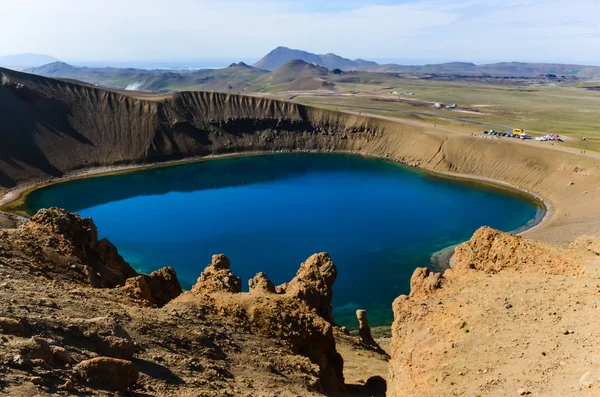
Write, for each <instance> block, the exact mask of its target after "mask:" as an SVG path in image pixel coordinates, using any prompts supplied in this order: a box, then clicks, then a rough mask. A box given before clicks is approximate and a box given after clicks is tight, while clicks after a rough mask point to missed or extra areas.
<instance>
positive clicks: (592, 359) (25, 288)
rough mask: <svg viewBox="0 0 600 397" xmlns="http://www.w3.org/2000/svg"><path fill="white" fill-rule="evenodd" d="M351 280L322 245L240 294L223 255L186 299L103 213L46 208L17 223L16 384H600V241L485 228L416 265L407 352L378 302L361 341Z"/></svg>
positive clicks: (503, 387) (390, 387)
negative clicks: (376, 335)
mask: <svg viewBox="0 0 600 397" xmlns="http://www.w3.org/2000/svg"><path fill="white" fill-rule="evenodd" d="M336 276H337V270H336V268H335V265H334V264H333V262H332V261H331V259H330V258H329V256H328V255H327V254H325V253H321V254H315V255H313V256H311V257H310V258H308V259H307V260H306V261H305V262H304V263H303V264H301V266H300V269H299V270H298V272H297V275H296V277H294V279H292V280H291V281H290V282H288V283H285V284H282V285H279V286H276V285H274V284H273V283H272V282H271V281H270V280H269V279H268V278H267V276H266V275H265V274H262V273H259V274H257V275H256V276H255V277H254V278H253V279H251V280H250V281H249V287H250V290H249V292H241V291H242V280H241V279H239V278H238V277H237V276H235V274H233V272H232V271H231V269H230V263H229V260H228V259H227V257H226V256H224V255H214V256H213V258H212V263H211V264H210V265H208V266H207V267H206V268H205V270H204V271H203V272H202V273H201V275H200V277H199V278H198V282H197V283H196V284H195V285H194V286H193V288H192V289H191V290H190V291H188V292H183V291H182V290H181V287H180V285H179V281H178V280H177V276H176V274H175V272H174V270H173V269H172V268H169V267H166V268H163V269H160V270H158V271H156V272H154V273H152V274H150V275H140V274H138V273H137V272H136V271H135V270H134V269H132V268H131V267H130V266H129V264H127V263H126V262H125V261H124V260H123V258H122V257H121V256H120V255H119V254H118V251H117V249H116V248H115V247H114V246H113V245H112V244H111V243H110V242H109V241H107V240H100V241H98V233H97V230H96V227H95V225H94V223H93V222H92V221H91V220H90V219H82V218H81V217H79V216H78V215H75V214H71V213H68V212H66V211H63V210H59V209H49V210H42V211H40V212H39V213H38V214H37V215H35V216H34V217H32V218H31V220H30V221H29V222H27V223H26V224H25V225H23V226H21V227H20V228H18V229H5V230H0V277H1V281H0V330H1V333H0V394H2V395H8V396H25V395H27V396H33V395H56V394H58V395H68V394H73V393H76V394H80V395H114V394H115V393H117V394H123V393H126V394H128V395H146V396H188V395H189V396H213V395H214V396H227V395H229V396H239V395H241V396H244V395H246V396H253V395H260V396H263V395H264V396H312V395H333V396H335V395H340V396H343V395H366V396H382V395H385V394H386V390H387V395H389V396H477V395H480V396H512V395H515V396H518V395H531V396H571V395H577V396H579V395H581V396H597V395H599V394H600V366H599V364H598V362H597V357H600V325H599V323H598V321H597V317H598V314H599V312H598V311H599V310H600V308H599V307H598V304H600V240H599V239H596V238H592V237H581V238H579V239H577V240H576V241H575V242H574V243H573V244H571V245H570V246H569V247H562V246H555V245H551V244H548V243H542V242H536V241H531V240H526V239H523V238H521V237H517V236H514V235H510V234H507V233H502V232H498V231H496V230H493V229H490V228H481V229H480V230H478V231H477V232H476V233H475V235H474V236H473V237H472V239H471V240H470V241H468V242H466V243H464V244H462V245H461V246H459V247H458V248H457V249H456V253H455V255H454V257H453V260H452V269H450V270H447V271H446V272H445V273H444V274H440V273H435V272H431V271H429V270H428V269H427V268H419V269H416V271H415V272H414V275H413V277H412V279H411V292H410V295H408V296H400V297H398V299H396V301H395V302H394V304H393V309H394V314H395V321H394V324H393V327H392V346H391V358H390V357H389V356H388V355H387V353H386V352H385V351H384V350H383V349H382V348H381V347H380V346H379V345H378V343H377V341H375V340H374V339H373V337H372V336H371V334H370V332H369V329H368V323H367V318H366V313H365V312H364V311H359V312H358V313H357V316H358V320H359V322H360V333H359V336H358V337H356V336H350V335H348V334H347V332H345V330H344V329H342V328H338V327H336V326H335V325H334V319H333V318H332V313H331V298H332V286H333V284H334V282H335V279H336ZM388 360H389V363H388ZM384 378H387V384H386V379H384Z"/></svg>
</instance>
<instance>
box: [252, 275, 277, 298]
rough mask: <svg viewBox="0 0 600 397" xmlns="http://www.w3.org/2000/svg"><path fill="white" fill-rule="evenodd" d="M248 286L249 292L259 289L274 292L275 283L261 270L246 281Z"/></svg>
mask: <svg viewBox="0 0 600 397" xmlns="http://www.w3.org/2000/svg"><path fill="white" fill-rule="evenodd" d="M248 287H250V292H253V291H261V292H270V293H272V294H274V293H276V290H275V284H273V283H272V282H271V280H269V278H268V277H267V275H266V274H265V273H263V272H260V273H257V274H256V276H254V277H253V278H251V279H250V280H249V281H248Z"/></svg>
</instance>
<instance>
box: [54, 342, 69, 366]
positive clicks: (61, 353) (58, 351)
mask: <svg viewBox="0 0 600 397" xmlns="http://www.w3.org/2000/svg"><path fill="white" fill-rule="evenodd" d="M50 349H51V350H52V355H53V357H54V362H56V363H59V364H65V365H66V364H70V363H71V361H73V358H72V357H71V354H70V353H69V352H68V351H67V350H66V349H64V348H62V347H60V346H51V347H50Z"/></svg>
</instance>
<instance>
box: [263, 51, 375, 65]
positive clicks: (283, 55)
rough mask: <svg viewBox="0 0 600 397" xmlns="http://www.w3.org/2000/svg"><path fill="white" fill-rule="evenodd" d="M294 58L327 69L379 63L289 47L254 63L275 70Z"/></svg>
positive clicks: (271, 53) (272, 52)
mask: <svg viewBox="0 0 600 397" xmlns="http://www.w3.org/2000/svg"><path fill="white" fill-rule="evenodd" d="M294 59H300V60H302V61H304V62H306V63H312V64H315V65H320V66H323V67H326V68H327V69H330V70H332V69H352V68H359V67H363V66H375V65H377V63H375V62H371V61H364V60H362V59H357V60H355V61H353V60H351V59H347V58H343V57H341V56H339V55H336V54H331V53H330V54H322V55H317V54H313V53H310V52H306V51H302V50H294V49H291V48H287V47H277V48H275V49H274V50H273V51H271V52H270V53H268V54H267V55H265V56H264V57H263V58H262V59H261V60H260V61H258V62H256V63H255V64H254V67H256V68H260V69H266V70H275V69H277V68H280V67H282V66H284V65H285V64H287V63H289V62H290V61H293V60H294Z"/></svg>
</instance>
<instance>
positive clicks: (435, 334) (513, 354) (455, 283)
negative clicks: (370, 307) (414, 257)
mask: <svg viewBox="0 0 600 397" xmlns="http://www.w3.org/2000/svg"><path fill="white" fill-rule="evenodd" d="M579 243H580V244H574V245H573V246H572V247H571V248H565V247H562V246H555V245H551V244H548V243H543V242H539V241H533V240H526V239H523V238H521V237H519V236H515V235H512V234H509V233H503V232H499V231H496V230H493V229H490V228H487V227H485V228H481V229H479V230H478V231H477V232H476V233H475V234H474V235H473V237H472V238H471V239H470V240H469V241H468V242H466V243H464V244H461V245H460V246H459V247H457V248H456V251H455V254H454V257H453V259H452V264H453V266H454V267H453V269H451V270H449V271H446V272H445V273H444V277H443V278H441V277H440V278H439V280H442V281H443V282H442V283H441V285H440V286H439V288H435V289H432V288H430V287H431V282H430V281H431V280H430V277H431V274H432V273H431V272H429V271H428V270H427V269H424V268H423V269H417V270H416V271H415V274H414V275H413V278H412V280H411V294H410V296H405V295H402V296H400V297H398V298H397V299H396V300H395V301H394V303H393V312H394V323H393V325H392V346H391V360H390V372H389V376H388V391H387V393H388V394H387V395H388V396H394V397H409V396H425V395H432V396H438V395H440V396H441V395H444V396H445V395H448V396H451V395H454V396H469V395H482V396H510V395H513V394H514V395H516V394H518V393H517V391H518V390H519V389H521V388H523V389H524V390H525V393H527V392H530V393H531V394H532V395H540V396H546V395H547V396H555V395H556V396H571V395H578V396H579V395H585V396H595V395H596V394H597V390H595V388H596V387H597V383H594V382H592V383H593V384H591V387H590V386H589V385H587V383H585V382H583V383H584V384H580V383H581V382H580V381H579V380H580V379H581V378H582V376H583V375H584V374H587V373H588V372H589V373H590V375H588V376H587V378H585V379H588V378H590V379H591V378H592V377H593V376H594V371H593V370H592V369H591V368H590V365H589V357H590V356H592V357H593V356H596V355H598V354H600V347H598V346H599V345H600V336H599V334H598V333H597V331H596V330H597V329H598V326H597V321H596V319H597V310H598V309H597V299H596V295H597V282H596V280H597V277H598V274H600V260H599V259H598V256H597V255H595V254H593V253H591V252H589V249H588V245H589V244H588V243H587V242H585V243H583V242H581V241H580V242H579ZM580 246H581V247H580ZM436 284H437V283H436ZM584 345H585V346H586V351H585V353H581V346H584ZM590 371H591V372H590ZM540 374H544V376H540ZM588 380H589V379H588ZM586 382H587V380H586ZM582 385H583V386H585V387H582ZM586 385H587V386H586ZM521 394H523V393H521Z"/></svg>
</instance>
